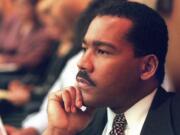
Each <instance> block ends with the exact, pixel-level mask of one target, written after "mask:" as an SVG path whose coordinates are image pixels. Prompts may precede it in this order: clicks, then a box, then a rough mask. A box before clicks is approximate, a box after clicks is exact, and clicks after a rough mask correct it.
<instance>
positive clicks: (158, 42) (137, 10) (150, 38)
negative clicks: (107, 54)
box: [94, 1, 168, 84]
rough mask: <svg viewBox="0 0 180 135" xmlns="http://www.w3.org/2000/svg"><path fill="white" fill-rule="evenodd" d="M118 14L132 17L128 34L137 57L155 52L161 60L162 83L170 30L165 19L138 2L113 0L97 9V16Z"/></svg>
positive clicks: (158, 69) (159, 77)
mask: <svg viewBox="0 0 180 135" xmlns="http://www.w3.org/2000/svg"><path fill="white" fill-rule="evenodd" d="M104 15H109V16H117V17H124V18H127V19H130V20H131V21H132V23H133V26H132V28H131V29H130V30H129V32H128V34H127V35H126V38H127V41H129V42H131V43H133V45H134V46H133V47H134V53H135V56H136V57H142V56H145V55H148V54H154V55H156V56H157V58H158V60H159V65H158V68H157V72H156V78H157V79H158V81H159V83H160V84H161V83H162V81H163V79H164V74H165V69H164V68H165V66H164V65H165V60H166V54H167V49H168V30H167V26H166V23H165V21H164V19H163V18H162V17H161V16H160V15H159V14H158V13H157V12H156V11H154V10H153V9H151V8H150V7H148V6H146V5H144V4H140V3H137V2H127V1H125V2H122V1H120V2H119V1H111V2H109V4H108V5H104V6H103V7H100V8H99V9H98V10H96V15H95V16H94V17H96V16H104Z"/></svg>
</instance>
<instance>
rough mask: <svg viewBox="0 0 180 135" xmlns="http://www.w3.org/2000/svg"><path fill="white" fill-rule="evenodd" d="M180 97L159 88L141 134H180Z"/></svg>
mask: <svg viewBox="0 0 180 135" xmlns="http://www.w3.org/2000/svg"><path fill="white" fill-rule="evenodd" d="M179 101H180V98H179V96H177V95H175V94H174V93H167V92H165V90H164V89H162V88H159V89H158V91H157V93H156V95H155V98H154V100H153V103H152V105H151V107H150V110H149V112H148V115H147V118H146V120H145V123H144V126H143V128H142V132H141V135H180V128H178V126H179V125H180V116H178V112H179V110H180V102H179Z"/></svg>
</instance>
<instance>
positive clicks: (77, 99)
mask: <svg viewBox="0 0 180 135" xmlns="http://www.w3.org/2000/svg"><path fill="white" fill-rule="evenodd" d="M82 106H83V97H82V94H81V91H80V90H79V89H77V88H75V87H69V88H66V89H65V90H63V91H57V92H55V93H52V94H50V95H49V98H48V121H49V124H48V129H47V130H46V132H45V134H56V133H57V132H58V133H59V134H61V135H64V134H66V135H73V134H76V133H78V132H80V131H81V130H83V129H84V128H85V127H86V126H87V125H88V123H89V122H90V120H91V118H92V114H93V110H94V109H93V108H87V109H86V110H85V111H82V110H81V107H82Z"/></svg>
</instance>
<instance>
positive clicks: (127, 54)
mask: <svg viewBox="0 0 180 135" xmlns="http://www.w3.org/2000/svg"><path fill="white" fill-rule="evenodd" d="M132 26H133V24H132V22H131V21H130V20H129V19H126V18H120V17H112V16H98V17H96V18H95V19H94V20H93V21H92V22H91V24H90V26H89V28H88V30H87V33H86V35H85V37H84V41H83V45H82V47H83V48H84V54H83V56H82V58H81V60H80V62H79V64H78V67H79V70H80V71H84V72H82V73H80V74H78V75H77V87H78V88H79V89H80V90H81V91H82V96H83V101H84V104H85V105H87V106H92V107H103V106H109V107H111V108H126V106H128V105H129V104H131V103H130V102H131V99H133V98H134V97H135V96H137V93H138V92H137V89H138V85H139V84H140V62H141V60H140V58H136V57H135V56H134V50H133V44H132V43H130V42H128V41H127V40H126V38H125V36H126V34H127V33H128V31H129V30H130V29H131V27H132ZM86 73H87V74H86ZM87 76H88V77H87ZM88 78H89V79H88Z"/></svg>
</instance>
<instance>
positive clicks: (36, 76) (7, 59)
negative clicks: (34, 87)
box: [0, 0, 54, 113]
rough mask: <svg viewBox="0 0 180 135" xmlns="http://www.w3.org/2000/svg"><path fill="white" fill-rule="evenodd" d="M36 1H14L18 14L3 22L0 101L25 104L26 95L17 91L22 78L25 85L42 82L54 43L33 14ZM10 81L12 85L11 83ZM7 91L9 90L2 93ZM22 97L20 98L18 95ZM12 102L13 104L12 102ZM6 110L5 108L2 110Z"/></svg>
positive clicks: (0, 44)
mask: <svg viewBox="0 0 180 135" xmlns="http://www.w3.org/2000/svg"><path fill="white" fill-rule="evenodd" d="M37 2H38V1H37V0H16V1H15V3H14V4H15V6H16V9H17V11H16V12H15V13H14V14H12V16H11V17H9V18H8V19H6V20H3V22H2V23H3V24H2V27H1V31H0V88H1V90H0V99H2V100H4V99H8V100H12V102H13V103H14V104H19V102H15V101H14V100H15V99H16V100H20V101H21V102H26V99H28V98H29V95H28V93H27V92H25V91H23V89H24V87H20V88H19V89H18V90H19V91H16V88H17V84H19V82H17V81H13V80H20V79H22V78H23V77H25V76H26V77H25V81H26V82H27V83H30V82H32V83H38V82H39V81H41V79H43V75H44V73H45V71H46V67H47V65H48V64H49V61H50V58H51V55H52V49H53V44H54V39H52V38H51V37H50V36H49V34H48V32H47V31H46V29H45V28H44V27H43V26H42V24H41V22H40V21H39V19H38V17H37V14H36V4H37ZM12 81H13V82H12ZM8 87H9V89H10V90H8V91H5V90H4V89H7V88H8ZM19 93H22V94H19ZM13 99H14V100H13ZM0 103H1V107H2V108H3V109H1V111H0V112H2V111H3V112H5V113H6V109H5V108H6V107H8V106H6V104H5V105H4V106H3V103H2V102H0ZM4 107H5V108H4Z"/></svg>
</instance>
